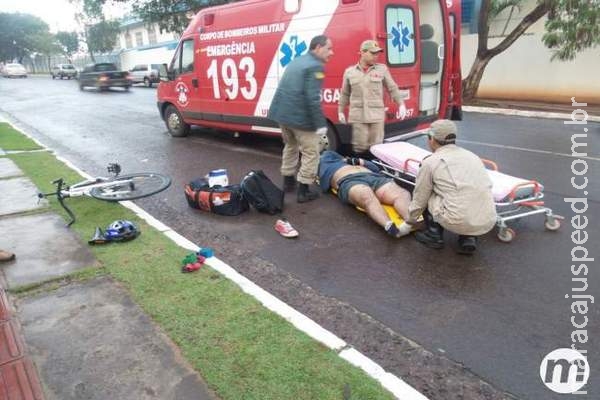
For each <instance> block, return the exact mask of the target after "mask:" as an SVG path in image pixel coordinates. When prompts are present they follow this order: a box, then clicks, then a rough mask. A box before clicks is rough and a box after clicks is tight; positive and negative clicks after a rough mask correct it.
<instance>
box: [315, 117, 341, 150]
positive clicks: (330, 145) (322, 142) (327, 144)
mask: <svg viewBox="0 0 600 400" xmlns="http://www.w3.org/2000/svg"><path fill="white" fill-rule="evenodd" d="M339 146H340V141H339V139H338V136H337V132H336V131H335V128H334V127H333V125H331V123H330V122H327V133H326V134H324V135H323V136H321V137H320V138H319V153H322V152H324V151H325V150H332V151H337V150H338V148H339Z"/></svg>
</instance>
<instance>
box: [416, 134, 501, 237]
mask: <svg viewBox="0 0 600 400" xmlns="http://www.w3.org/2000/svg"><path fill="white" fill-rule="evenodd" d="M425 208H427V209H428V210H429V212H430V213H431V215H432V216H433V219H434V220H435V221H436V222H437V223H439V224H440V225H442V226H443V227H444V228H445V229H448V230H449V231H452V232H455V233H457V234H459V235H473V236H478V235H483V234H484V233H486V232H489V231H490V230H491V229H492V228H493V227H494V224H495V223H496V206H495V204H494V198H493V197H492V181H491V180H490V177H489V175H488V173H487V171H486V170H485V167H484V165H483V163H482V162H481V159H480V158H479V157H477V156H476V155H475V154H473V153H471V152H470V151H468V150H465V149H463V148H461V147H458V146H456V145H454V144H447V145H445V146H442V147H440V148H438V149H437V150H436V151H435V152H434V153H433V154H432V155H431V156H429V157H427V158H425V159H424V160H423V162H422V163H421V168H420V169H419V173H418V175H417V181H416V183H415V190H414V192H413V199H412V201H411V203H410V205H409V207H408V212H409V214H410V219H411V220H412V221H414V220H416V219H417V217H418V216H419V215H421V214H422V213H423V211H424V210H425Z"/></svg>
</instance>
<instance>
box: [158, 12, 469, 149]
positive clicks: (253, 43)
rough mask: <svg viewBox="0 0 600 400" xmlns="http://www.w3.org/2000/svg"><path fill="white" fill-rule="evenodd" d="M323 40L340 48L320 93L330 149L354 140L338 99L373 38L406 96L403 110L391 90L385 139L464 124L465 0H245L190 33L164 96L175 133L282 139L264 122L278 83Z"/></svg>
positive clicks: (208, 15) (163, 111)
mask: <svg viewBox="0 0 600 400" xmlns="http://www.w3.org/2000/svg"><path fill="white" fill-rule="evenodd" d="M320 34H325V35H327V36H328V37H329V38H331V40H332V42H333V51H334V55H333V57H332V58H331V59H330V61H329V62H328V63H327V64H326V65H325V74H326V76H325V80H324V82H323V89H322V93H321V97H322V104H323V110H324V112H325V116H326V118H327V120H328V128H329V129H328V132H327V136H326V137H324V138H323V139H324V140H323V141H324V144H325V145H327V146H328V147H329V148H330V149H337V150H341V151H343V149H344V147H343V145H344V144H346V143H349V142H350V137H351V136H350V135H351V131H350V126H349V125H342V124H339V123H338V120H337V103H338V100H339V97H340V87H341V83H342V76H343V73H344V70H345V69H346V68H347V67H348V66H350V65H353V64H356V63H357V62H358V59H359V51H358V50H359V47H360V43H361V42H362V41H363V40H366V39H375V40H377V41H378V42H379V45H380V46H381V47H382V48H383V49H384V54H382V55H381V56H380V57H379V62H384V63H386V65H387V66H388V68H389V69H390V72H391V74H392V76H393V77H394V80H395V81H396V83H397V84H398V86H399V87H400V88H401V89H405V90H408V92H409V98H408V100H405V103H406V112H400V111H399V110H398V108H397V107H396V106H395V105H394V103H393V102H392V101H391V98H389V95H388V94H387V93H386V94H385V96H386V98H385V102H386V105H387V106H388V107H389V108H388V109H389V110H390V112H388V113H387V119H386V127H385V130H386V140H394V139H398V138H401V137H402V136H403V135H406V134H410V133H413V132H415V131H419V130H421V129H424V128H426V127H428V126H429V124H430V123H431V122H432V121H434V120H435V119H437V118H451V119H460V118H461V75H460V57H459V56H460V41H459V40H460V0H245V1H240V2H236V3H229V4H226V5H222V6H217V7H211V8H206V9H203V10H201V11H199V12H198V13H197V14H196V15H195V16H194V18H193V19H192V21H191V22H190V24H189V26H188V27H187V29H186V30H185V32H184V33H183V35H182V38H181V41H180V43H179V45H178V47H177V50H176V52H175V55H174V57H173V60H172V61H171V64H170V65H169V66H168V67H167V74H162V75H166V76H161V82H160V84H159V86H158V91H157V96H158V109H159V112H160V115H161V116H162V118H163V119H164V120H165V122H166V125H167V128H168V130H169V132H170V133H171V135H173V136H185V135H186V134H187V133H188V131H189V127H190V125H201V126H206V127H214V128H220V129H225V130H232V131H238V132H261V133H267V134H274V135H277V134H279V133H280V131H279V129H278V127H277V124H276V123H274V122H273V121H271V120H269V119H267V118H266V116H267V111H268V109H269V106H270V105H271V101H272V99H273V95H274V94H275V89H276V88H277V83H278V81H279V78H280V77H281V76H282V74H283V71H284V70H285V68H286V66H287V65H288V64H289V63H290V61H292V60H293V59H294V58H295V57H298V56H300V55H302V54H304V53H306V52H307V51H308V44H309V42H310V40H311V39H312V38H313V37H314V36H316V35H320ZM403 111H404V110H403Z"/></svg>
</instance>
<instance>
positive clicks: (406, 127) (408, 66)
mask: <svg viewBox="0 0 600 400" xmlns="http://www.w3.org/2000/svg"><path fill="white" fill-rule="evenodd" d="M379 9H380V10H381V11H380V14H381V27H380V28H379V29H378V34H377V36H378V38H380V39H382V40H384V43H385V59H383V57H380V58H381V59H380V60H379V62H382V63H385V64H387V66H388V68H389V70H390V73H391V74H392V77H393V78H394V80H395V81H396V83H397V84H398V87H399V88H400V89H401V90H405V91H407V92H408V98H407V99H405V101H404V102H405V104H406V110H401V109H398V107H396V106H395V105H393V104H392V102H391V99H390V98H389V94H387V92H386V94H385V95H386V104H388V105H389V106H390V109H391V110H392V111H394V112H393V113H388V114H387V117H388V119H387V121H386V122H387V124H386V136H389V135H390V134H392V135H393V134H395V133H403V132H408V131H411V130H413V129H414V128H415V127H416V126H417V124H418V117H419V99H420V98H419V95H420V93H419V91H420V71H419V67H420V63H419V59H418V57H417V51H418V47H417V46H416V43H415V38H416V33H415V30H416V29H417V27H418V20H419V19H418V15H417V9H416V3H415V1H405V2H398V1H387V0H383V1H381V2H380V5H379Z"/></svg>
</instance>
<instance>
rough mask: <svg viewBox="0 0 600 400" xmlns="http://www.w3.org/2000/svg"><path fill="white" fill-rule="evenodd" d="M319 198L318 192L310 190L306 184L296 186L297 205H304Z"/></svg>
mask: <svg viewBox="0 0 600 400" xmlns="http://www.w3.org/2000/svg"><path fill="white" fill-rule="evenodd" d="M317 197H319V192H317V191H316V190H315V191H313V190H310V187H309V186H308V185H307V184H306V183H299V184H298V203H306V202H307V201H311V200H314V199H316V198H317Z"/></svg>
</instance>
